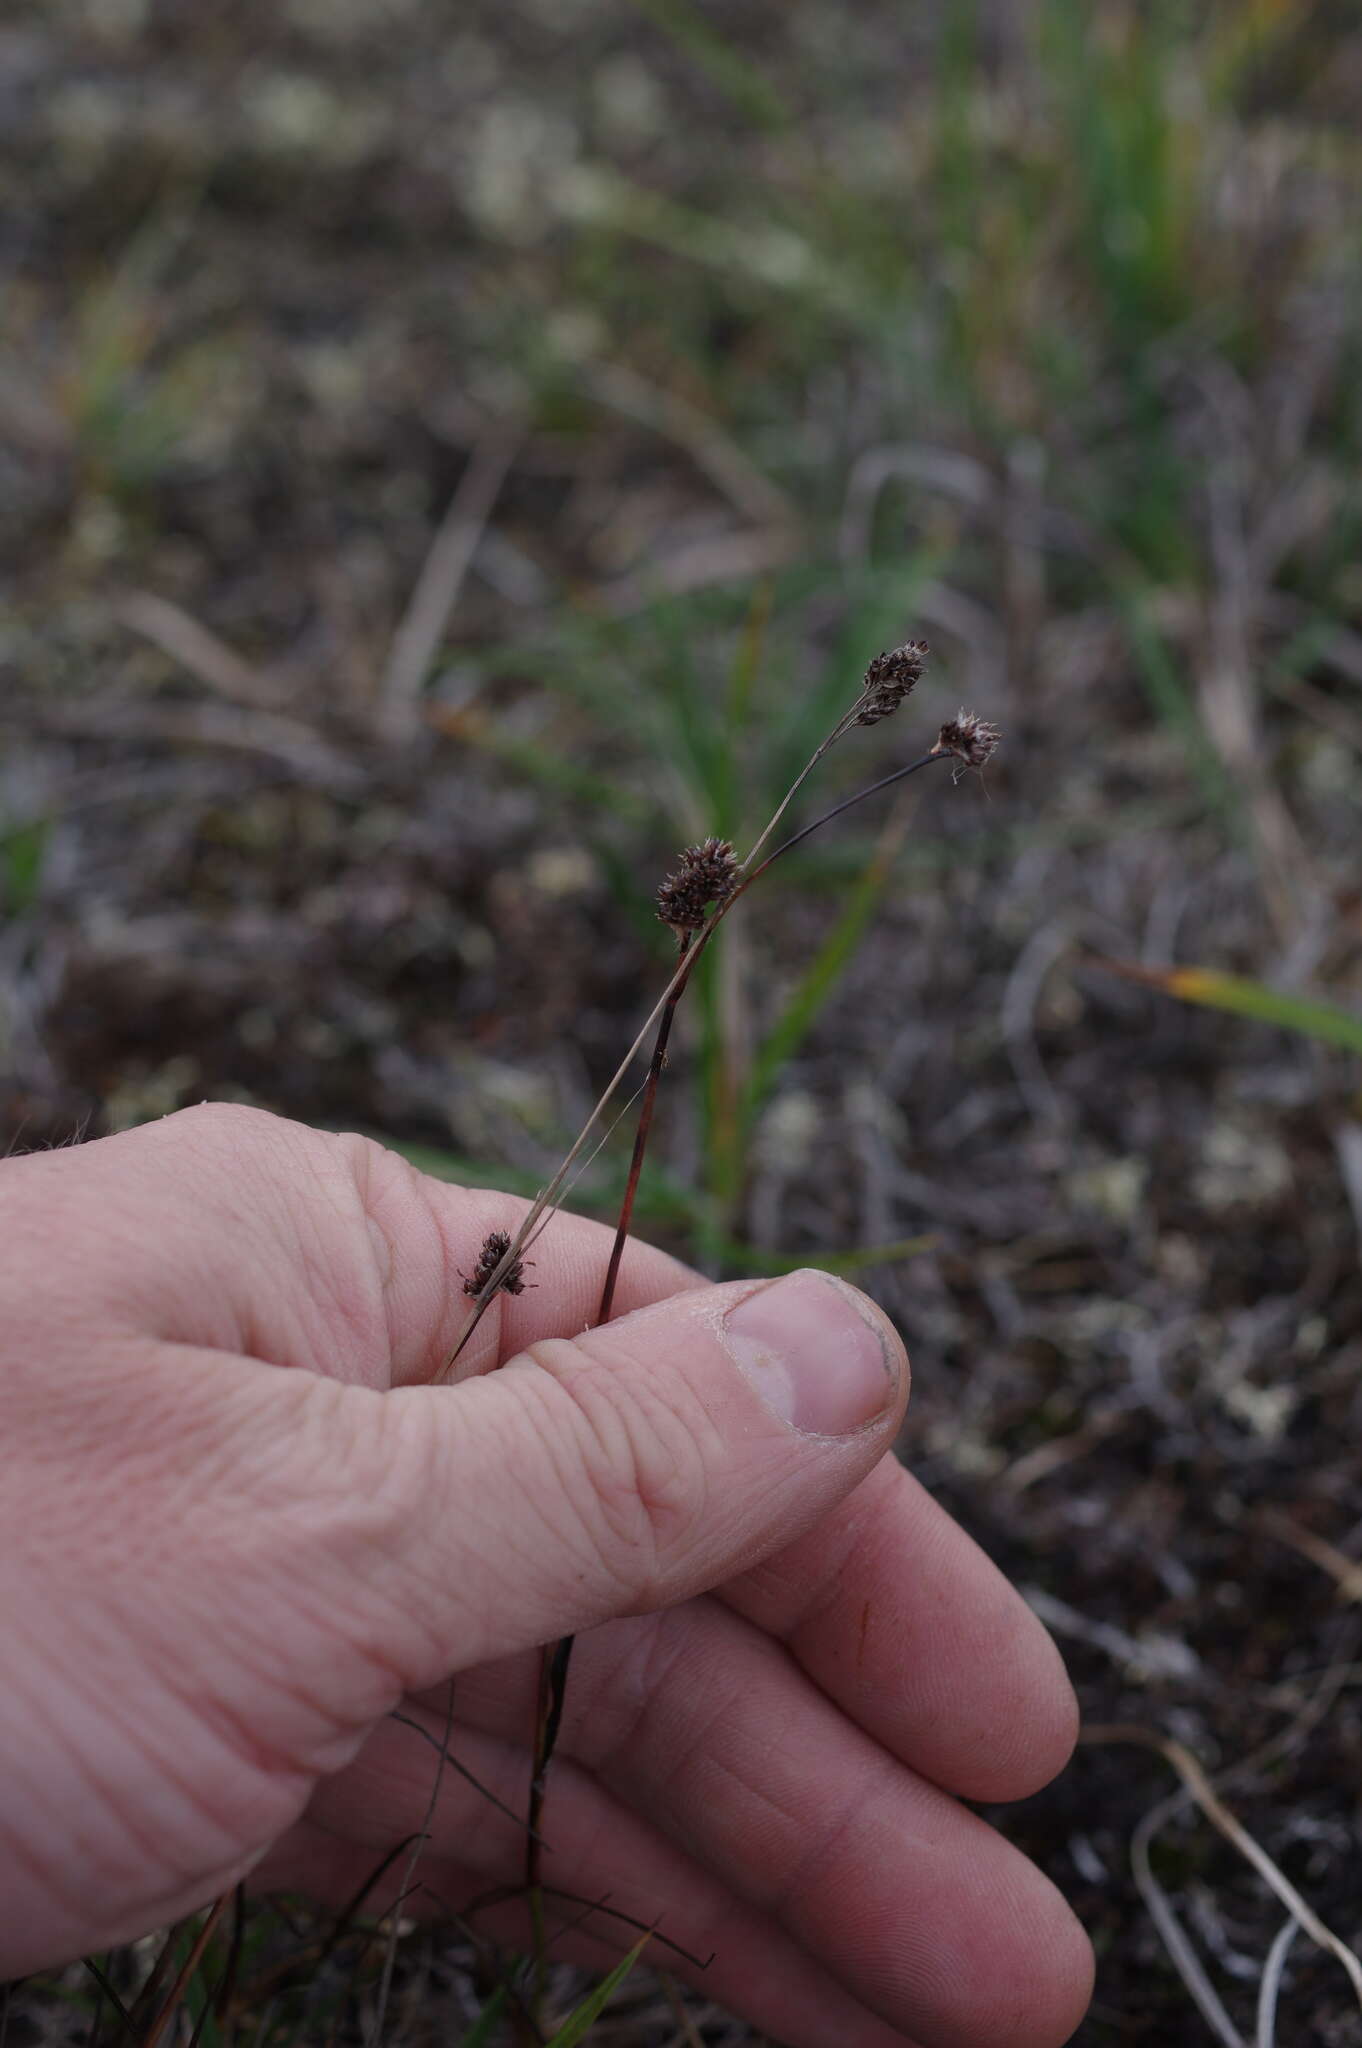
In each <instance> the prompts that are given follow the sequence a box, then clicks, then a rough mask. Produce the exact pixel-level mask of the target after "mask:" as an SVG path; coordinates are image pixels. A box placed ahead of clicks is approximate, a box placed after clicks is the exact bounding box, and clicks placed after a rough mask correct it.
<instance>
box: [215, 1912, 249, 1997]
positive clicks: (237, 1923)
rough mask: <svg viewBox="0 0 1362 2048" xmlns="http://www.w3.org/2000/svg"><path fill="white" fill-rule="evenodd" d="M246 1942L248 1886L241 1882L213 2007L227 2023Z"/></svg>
mask: <svg viewBox="0 0 1362 2048" xmlns="http://www.w3.org/2000/svg"><path fill="white" fill-rule="evenodd" d="M245 1942H246V1887H245V1885H244V1884H239V1885H238V1886H237V1887H236V1890H235V1891H234V1892H233V1894H232V1938H231V1941H230V1943H229V1944H228V1948H227V1964H226V1968H225V1969H224V1970H223V1973H222V1982H221V1984H220V1985H219V1986H218V1991H217V1996H216V1998H215V1999H214V2001H213V2009H214V2011H215V2012H216V2014H217V2016H218V2018H219V2019H220V2020H221V2021H222V2022H223V2024H224V2025H225V2024H226V2022H227V2014H228V2010H229V2008H230V2006H231V2003H232V2000H233V1998H234V1997H235V1995H236V1980H237V1977H238V1975H239V1974H240V1971H241V1956H242V1950H243V1948H244V1946H245Z"/></svg>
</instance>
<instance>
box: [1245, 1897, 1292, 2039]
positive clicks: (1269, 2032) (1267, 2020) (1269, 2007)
mask: <svg viewBox="0 0 1362 2048" xmlns="http://www.w3.org/2000/svg"><path fill="white" fill-rule="evenodd" d="M1299 1932H1300V1924H1299V1922H1298V1921H1296V1920H1284V1921H1283V1922H1282V1924H1281V1926H1280V1928H1279V1929H1278V1930H1277V1935H1276V1938H1275V1940H1274V1941H1273V1943H1272V1946H1271V1948H1270V1949H1269V1950H1268V1952H1267V1961H1266V1962H1265V1963H1264V1965H1263V1979H1262V1982H1261V1984H1260V1985H1259V1986H1258V2018H1257V2026H1256V2029H1255V2033H1254V2048H1276V2044H1277V1996H1278V1993H1279V1992H1280V1990H1281V1987H1282V1971H1283V1970H1284V1969H1285V1967H1286V1957H1287V1951H1288V1950H1289V1949H1290V1947H1291V1944H1292V1942H1293V1941H1294V1940H1295V1939H1296V1936H1297V1935H1298V1934H1299Z"/></svg>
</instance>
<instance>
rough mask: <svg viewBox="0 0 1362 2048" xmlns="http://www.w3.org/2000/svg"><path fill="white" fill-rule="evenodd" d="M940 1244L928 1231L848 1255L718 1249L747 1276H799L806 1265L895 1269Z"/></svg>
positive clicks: (835, 1269) (734, 1246) (728, 1244)
mask: <svg viewBox="0 0 1362 2048" xmlns="http://www.w3.org/2000/svg"><path fill="white" fill-rule="evenodd" d="M939 1241H940V1240H939V1239H938V1238H937V1237H936V1236H935V1235H934V1234H933V1233H932V1232H930V1231H929V1232H927V1234H926V1235H925V1236H922V1237H900V1238H896V1239H895V1240H894V1242H893V1243H892V1244H867V1245H858V1246H857V1247H856V1249H855V1250H854V1251H849V1252H780V1251H774V1252H773V1251H765V1250H763V1249H762V1248H761V1247H760V1246H758V1245H752V1244H739V1243H737V1241H736V1240H734V1239H728V1240H726V1241H724V1242H722V1243H721V1244H720V1247H719V1249H720V1252H721V1254H722V1256H723V1259H724V1263H725V1264H726V1265H729V1266H735V1267H740V1268H741V1269H742V1271H743V1272H746V1273H770V1274H772V1275H778V1274H781V1273H797V1272H800V1271H802V1270H803V1268H805V1267H807V1266H813V1267H815V1268H816V1269H817V1270H818V1271H819V1272H820V1273H863V1272H864V1271H865V1270H866V1268H867V1267H868V1266H896V1265H898V1264H899V1262H900V1261H901V1260H903V1259H916V1258H920V1257H921V1255H922V1254H923V1252H929V1251H932V1250H933V1249H934V1248H935V1246H936V1245H937V1244H938V1243H939Z"/></svg>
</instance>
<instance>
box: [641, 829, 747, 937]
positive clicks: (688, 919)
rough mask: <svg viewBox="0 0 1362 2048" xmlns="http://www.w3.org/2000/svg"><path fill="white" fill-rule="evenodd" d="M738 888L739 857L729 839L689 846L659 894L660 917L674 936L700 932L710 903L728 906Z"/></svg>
mask: <svg viewBox="0 0 1362 2048" xmlns="http://www.w3.org/2000/svg"><path fill="white" fill-rule="evenodd" d="M737 886H738V857H737V855H736V854H735V853H734V851H733V848H732V846H731V844H730V843H729V841H728V840H727V839H705V840H702V841H701V843H700V845H699V846H688V847H686V849H685V850H684V852H683V853H681V854H680V855H679V857H678V859H677V863H676V867H675V869H674V870H673V872H672V873H671V874H670V875H668V877H667V879H666V881H665V882H664V883H663V884H662V886H661V888H660V889H659V890H658V892H657V914H658V916H659V917H660V918H661V920H662V922H663V924H665V925H670V926H671V928H672V930H673V931H674V932H698V931H699V929H700V927H701V925H702V924H703V923H704V921H705V912H706V909H707V907H708V905H710V904H711V903H713V904H716V905H717V904H720V903H727V901H728V899H729V897H730V896H731V895H732V894H733V891H734V890H735V889H736V888H737Z"/></svg>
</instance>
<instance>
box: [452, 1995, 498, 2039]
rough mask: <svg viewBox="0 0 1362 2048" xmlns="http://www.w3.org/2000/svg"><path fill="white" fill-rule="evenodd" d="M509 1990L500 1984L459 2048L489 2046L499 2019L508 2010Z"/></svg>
mask: <svg viewBox="0 0 1362 2048" xmlns="http://www.w3.org/2000/svg"><path fill="white" fill-rule="evenodd" d="M506 1998H507V1991H506V1986H505V1985H504V1984H498V1986H497V1988H496V1990H495V1991H494V1992H493V1993H492V1996H491V1997H490V1998H489V1999H488V2001H487V2003H486V2005H485V2006H484V2007H483V2009H482V2011H481V2012H480V2013H479V2014H478V2016H477V2018H476V2019H475V2020H474V2022H473V2024H472V2026H471V2027H470V2028H469V2029H468V2032H467V2033H466V2034H465V2035H464V2036H463V2038H462V2039H461V2041H460V2042H459V2048H487V2043H488V2042H489V2041H490V2040H491V2038H492V2034H493V2030H494V2029H495V2027H496V2024H497V2021H498V2020H499V2019H500V2018H501V2015H502V2014H503V2013H504V2012H505V2010H506Z"/></svg>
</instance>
